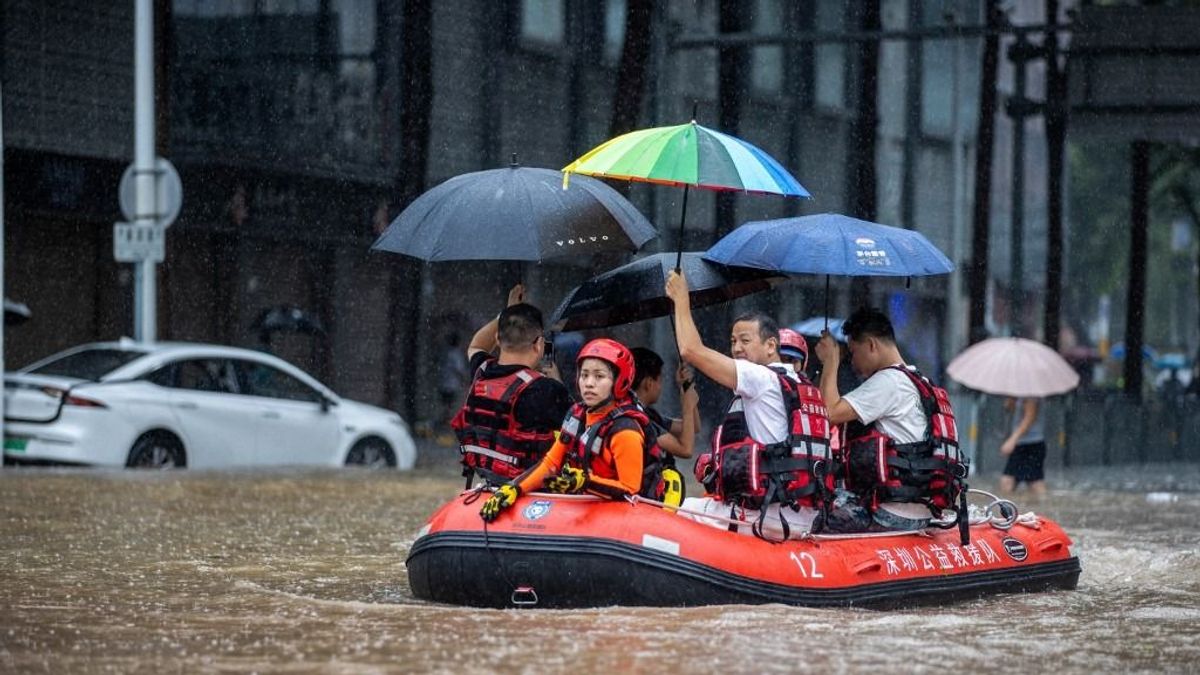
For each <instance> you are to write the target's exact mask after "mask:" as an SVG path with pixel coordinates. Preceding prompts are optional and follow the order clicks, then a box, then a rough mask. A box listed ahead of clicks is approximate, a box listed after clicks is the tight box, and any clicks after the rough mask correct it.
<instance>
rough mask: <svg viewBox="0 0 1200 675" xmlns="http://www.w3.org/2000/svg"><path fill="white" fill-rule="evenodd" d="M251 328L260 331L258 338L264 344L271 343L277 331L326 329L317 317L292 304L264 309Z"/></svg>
mask: <svg viewBox="0 0 1200 675" xmlns="http://www.w3.org/2000/svg"><path fill="white" fill-rule="evenodd" d="M250 329H251V330H253V331H255V332H256V333H258V339H259V340H260V341H261V342H262V343H263V344H264V345H269V344H271V336H272V335H273V334H275V333H303V334H305V335H324V334H325V329H324V328H323V327H322V326H321V322H320V320H318V319H317V317H315V316H312V315H311V314H309V313H308V312H305V311H304V310H302V309H300V308H299V307H294V306H292V305H276V306H274V307H268V308H267V309H264V310H263V311H262V313H261V314H259V315H258V319H256V320H255V321H254V323H253V324H251V325H250Z"/></svg>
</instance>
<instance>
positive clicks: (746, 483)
mask: <svg viewBox="0 0 1200 675" xmlns="http://www.w3.org/2000/svg"><path fill="white" fill-rule="evenodd" d="M771 370H772V371H774V372H775V374H776V375H777V376H778V377H779V387H780V391H781V393H782V394H783V403H784V408H785V411H786V414H787V419H788V439H787V440H786V441H781V442H778V443H771V444H764V443H761V442H759V441H757V440H755V439H754V438H752V437H751V436H750V432H749V430H748V428H747V426H746V414H745V411H744V409H743V407H742V400H741V397H740V396H739V397H735V398H734V399H733V402H732V403H731V404H730V406H729V411H728V412H727V413H726V414H725V419H724V421H722V422H721V425H720V426H719V427H717V430H716V431H715V432H714V435H713V442H712V447H713V448H714V450H713V452H712V458H711V466H712V470H711V471H710V472H708V476H709V480H707V481H704V482H705V488H706V489H708V491H709V492H712V493H714V494H716V496H717V498H718V499H720V500H721V501H723V502H726V503H729V504H736V505H739V506H742V507H744V508H753V509H762V508H763V507H764V506H765V505H767V504H771V503H774V502H779V503H781V504H784V505H786V506H809V507H823V506H825V504H826V503H827V502H828V501H829V498H830V497H831V495H832V492H833V480H834V472H833V471H832V466H831V456H830V450H829V413H828V412H827V411H826V409H825V402H824V401H823V400H822V398H821V390H820V389H818V388H817V387H816V386H815V385H814V384H813V383H812V382H811V381H810V380H809V379H808V378H807V377H805V376H804V375H803V374H797V377H798V379H799V381H796V380H793V379H792V378H790V377H788V375H787V371H786V370H784V369H782V368H771Z"/></svg>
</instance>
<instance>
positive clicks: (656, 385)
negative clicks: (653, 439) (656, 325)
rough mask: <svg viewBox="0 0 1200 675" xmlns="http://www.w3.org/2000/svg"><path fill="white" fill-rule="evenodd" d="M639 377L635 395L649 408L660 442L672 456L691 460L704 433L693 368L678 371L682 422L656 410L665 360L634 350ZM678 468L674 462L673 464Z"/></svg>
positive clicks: (648, 412) (636, 380)
mask: <svg viewBox="0 0 1200 675" xmlns="http://www.w3.org/2000/svg"><path fill="white" fill-rule="evenodd" d="M633 361H634V365H635V374H634V377H633V393H634V394H635V395H636V396H637V400H638V402H639V403H641V404H642V407H643V408H645V409H646V414H647V415H648V416H649V417H650V421H651V422H653V423H654V424H655V426H656V427H657V429H656V430H657V431H658V432H659V436H658V443H659V445H661V446H662V448H663V450H666V451H667V453H668V454H670V455H671V456H673V457H679V458H680V459H688V458H690V457H691V456H692V451H693V450H694V448H695V437H696V433H697V432H698V431H700V407H699V406H700V397H699V395H697V394H696V388H695V387H693V386H692V369H691V368H688V367H687V366H686V365H680V366H679V368H678V370H676V371H675V383H676V384H677V385H679V401H680V403H681V406H680V407H681V408H682V410H681V414H682V417H681V418H680V419H671V418H668V417H664V416H663V415H662V414H661V413H659V412H658V410H656V409H655V408H654V404H655V403H658V399H659V397H661V396H662V374H663V360H662V357H661V356H659V355H658V354H657V353H656V352H655V351H654V350H652V349H647V348H645V347H634V348H633ZM671 464H672V466H674V462H672V463H671Z"/></svg>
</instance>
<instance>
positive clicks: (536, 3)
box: [521, 0, 567, 45]
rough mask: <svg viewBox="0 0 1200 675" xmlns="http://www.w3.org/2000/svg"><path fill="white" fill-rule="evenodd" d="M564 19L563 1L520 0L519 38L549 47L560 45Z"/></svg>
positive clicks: (564, 33)
mask: <svg viewBox="0 0 1200 675" xmlns="http://www.w3.org/2000/svg"><path fill="white" fill-rule="evenodd" d="M566 18H567V12H566V6H565V3H564V2H563V0H521V38H522V39H524V40H529V41H532V42H538V43H543V44H549V45H558V44H562V42H563V38H564V36H565V35H566V27H567V21H566Z"/></svg>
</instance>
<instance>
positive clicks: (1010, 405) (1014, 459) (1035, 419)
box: [1000, 398, 1046, 497]
mask: <svg viewBox="0 0 1200 675" xmlns="http://www.w3.org/2000/svg"><path fill="white" fill-rule="evenodd" d="M1004 408H1005V409H1006V410H1010V411H1011V412H1012V414H1013V418H1012V433H1010V434H1009V435H1008V438H1006V439H1004V443H1002V444H1001V445H1000V454H1001V455H1003V456H1004V457H1007V458H1008V461H1006V462H1005V464H1004V472H1003V473H1002V474H1001V475H1000V492H1002V493H1004V494H1012V493H1013V492H1014V491H1015V490H1016V489H1017V485H1019V484H1020V483H1026V484H1028V485H1029V490H1030V491H1031V492H1033V494H1034V496H1035V497H1042V496H1044V495H1045V494H1046V475H1045V462H1046V432H1045V431H1044V430H1043V428H1042V416H1041V415H1040V414H1039V412H1040V410H1039V408H1041V401H1040V400H1039V399H1036V398H1007V399H1005V401H1004Z"/></svg>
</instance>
